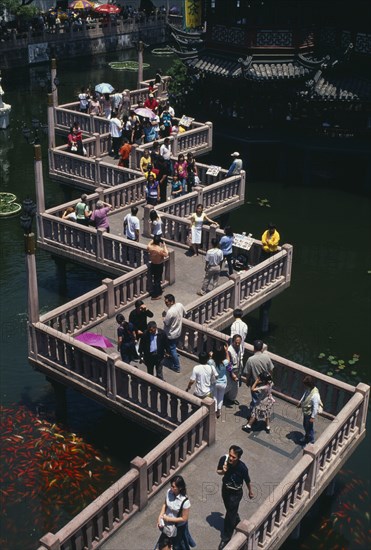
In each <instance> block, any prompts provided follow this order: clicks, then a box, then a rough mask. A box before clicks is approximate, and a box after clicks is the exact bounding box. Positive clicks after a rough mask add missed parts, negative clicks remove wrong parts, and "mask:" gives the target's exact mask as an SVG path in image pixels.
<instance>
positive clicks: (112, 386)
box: [106, 353, 121, 401]
mask: <svg viewBox="0 0 371 550" xmlns="http://www.w3.org/2000/svg"><path fill="white" fill-rule="evenodd" d="M120 360H121V356H120V354H119V353H111V354H110V355H108V356H107V387H106V394H107V396H108V397H110V398H111V399H113V400H114V401H116V397H117V382H116V362H117V361H120Z"/></svg>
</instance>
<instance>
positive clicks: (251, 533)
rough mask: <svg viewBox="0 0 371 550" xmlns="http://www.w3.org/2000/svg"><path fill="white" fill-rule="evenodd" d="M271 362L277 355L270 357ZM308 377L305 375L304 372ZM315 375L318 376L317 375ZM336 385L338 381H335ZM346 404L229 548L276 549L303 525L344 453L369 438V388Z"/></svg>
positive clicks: (359, 389) (355, 390) (359, 390)
mask: <svg viewBox="0 0 371 550" xmlns="http://www.w3.org/2000/svg"><path fill="white" fill-rule="evenodd" d="M272 358H273V356H272ZM303 374H304V373H303ZM316 375H317V373H316ZM331 380H332V381H333V382H335V384H334V385H335V387H338V386H339V381H335V380H333V379H331ZM352 389H353V395H352V397H350V399H349V401H348V403H347V404H346V405H345V406H344V407H342V408H340V409H339V412H338V413H337V415H336V416H335V417H334V421H333V422H332V423H331V424H330V425H329V427H328V428H327V429H326V430H325V431H324V432H323V433H322V434H321V435H320V437H319V438H318V440H317V442H316V443H314V444H312V445H307V446H306V447H305V449H304V452H303V457H302V458H301V459H300V460H299V462H298V463H297V464H295V465H294V467H293V468H292V470H291V472H290V473H289V474H288V475H287V476H286V477H285V478H284V479H283V480H282V481H281V483H280V484H279V485H278V486H277V487H275V488H274V491H273V493H272V494H271V495H270V496H269V497H268V498H267V499H266V500H265V501H264V502H263V504H262V505H261V506H259V509H258V510H257V511H256V512H255V513H254V514H253V515H252V516H251V517H250V518H249V520H244V521H241V522H240V523H239V524H238V525H237V527H236V530H237V533H236V534H235V535H234V536H233V537H232V539H231V541H230V542H229V543H228V544H227V546H226V547H225V548H226V550H246V549H251V550H253V549H254V548H257V547H261V548H267V549H270V548H277V547H278V545H279V544H280V543H281V544H282V542H283V541H284V540H285V538H286V537H287V536H288V534H289V533H290V532H291V531H292V528H293V522H294V523H295V524H297V523H299V521H300V520H301V518H302V517H303V516H304V514H305V513H306V512H307V511H308V510H309V509H310V507H311V506H312V505H313V502H314V501H315V500H316V499H317V498H318V495H319V494H320V493H321V492H322V491H323V490H324V489H325V488H326V487H327V486H328V484H329V482H330V481H331V480H332V478H333V477H334V476H335V475H336V473H337V471H338V469H339V468H340V465H341V464H342V463H343V461H344V456H345V455H348V456H349V455H350V454H351V453H352V451H353V450H354V449H355V448H356V447H357V445H358V444H359V443H360V442H361V441H362V439H363V438H364V437H365V413H366V410H367V405H368V400H369V391H370V388H369V386H366V385H365V384H358V386H357V387H356V388H354V387H353V388H352Z"/></svg>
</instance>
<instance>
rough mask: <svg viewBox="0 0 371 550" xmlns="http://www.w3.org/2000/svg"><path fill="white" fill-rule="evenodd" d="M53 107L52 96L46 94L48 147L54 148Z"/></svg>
mask: <svg viewBox="0 0 371 550" xmlns="http://www.w3.org/2000/svg"><path fill="white" fill-rule="evenodd" d="M54 124H55V122H54V105H53V94H48V147H49V149H54V147H55V127H54Z"/></svg>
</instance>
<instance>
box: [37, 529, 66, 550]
mask: <svg viewBox="0 0 371 550" xmlns="http://www.w3.org/2000/svg"><path fill="white" fill-rule="evenodd" d="M39 543H40V544H42V545H43V548H45V549H46V550H60V548H61V543H60V540H59V538H58V537H56V536H55V535H54V534H53V533H46V535H44V536H43V537H42V538H41V539H40V540H39Z"/></svg>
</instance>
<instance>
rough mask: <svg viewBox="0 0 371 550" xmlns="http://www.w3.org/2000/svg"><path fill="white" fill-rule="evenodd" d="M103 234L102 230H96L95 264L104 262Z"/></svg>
mask: <svg viewBox="0 0 371 550" xmlns="http://www.w3.org/2000/svg"><path fill="white" fill-rule="evenodd" d="M104 233H105V230H104V229H97V250H96V259H97V262H100V263H103V262H104V242H103V235H104Z"/></svg>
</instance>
